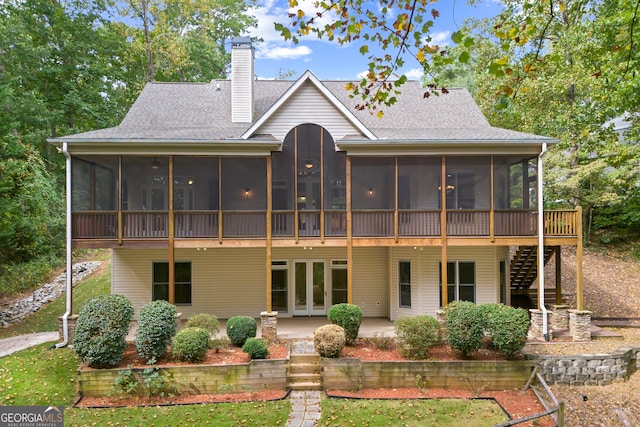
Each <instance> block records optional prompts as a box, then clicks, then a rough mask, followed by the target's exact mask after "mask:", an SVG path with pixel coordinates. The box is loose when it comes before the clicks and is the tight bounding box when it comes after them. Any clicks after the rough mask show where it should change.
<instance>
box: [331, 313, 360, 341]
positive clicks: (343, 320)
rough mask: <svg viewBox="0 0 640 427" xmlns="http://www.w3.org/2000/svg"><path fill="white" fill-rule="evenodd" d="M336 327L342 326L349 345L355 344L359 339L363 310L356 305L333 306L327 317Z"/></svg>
mask: <svg viewBox="0 0 640 427" xmlns="http://www.w3.org/2000/svg"><path fill="white" fill-rule="evenodd" d="M327 317H328V318H329V321H331V323H333V324H334V325H338V326H342V328H343V329H344V333H345V336H346V339H347V345H351V344H353V342H354V341H355V340H356V338H358V331H359V330H360V322H362V309H361V308H360V307H358V306H357V305H355V304H346V303H343V304H336V305H334V306H331V308H330V309H329V314H328V316H327Z"/></svg>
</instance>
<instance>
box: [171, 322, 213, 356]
mask: <svg viewBox="0 0 640 427" xmlns="http://www.w3.org/2000/svg"><path fill="white" fill-rule="evenodd" d="M209 337H210V335H209V331H208V330H206V329H204V328H196V327H190V328H184V329H183V330H181V331H180V332H178V333H177V334H176V336H175V337H174V338H173V356H174V357H175V358H176V359H178V360H182V361H185V362H190V363H194V362H200V361H201V360H202V359H204V356H205V355H206V354H207V350H208V349H209Z"/></svg>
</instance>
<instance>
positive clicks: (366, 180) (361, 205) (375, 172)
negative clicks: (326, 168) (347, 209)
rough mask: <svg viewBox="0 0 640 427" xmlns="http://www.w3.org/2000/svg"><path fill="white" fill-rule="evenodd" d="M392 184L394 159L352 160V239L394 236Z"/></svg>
mask: <svg viewBox="0 0 640 427" xmlns="http://www.w3.org/2000/svg"><path fill="white" fill-rule="evenodd" d="M395 182H396V180H395V158H372V157H365V158H362V157H357V158H353V159H352V160H351V206H352V210H353V235H354V236H391V235H393V212H394V210H395V197H396V191H395V190H396V189H395Z"/></svg>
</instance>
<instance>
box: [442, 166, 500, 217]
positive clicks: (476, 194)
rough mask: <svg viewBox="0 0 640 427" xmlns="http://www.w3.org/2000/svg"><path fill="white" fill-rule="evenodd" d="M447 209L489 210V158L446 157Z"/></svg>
mask: <svg viewBox="0 0 640 427" xmlns="http://www.w3.org/2000/svg"><path fill="white" fill-rule="evenodd" d="M446 169H447V170H446V176H447V182H446V183H445V186H444V188H445V191H446V192H447V209H466V210H490V209H491V158H490V157H447V161H446Z"/></svg>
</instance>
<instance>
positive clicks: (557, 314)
mask: <svg viewBox="0 0 640 427" xmlns="http://www.w3.org/2000/svg"><path fill="white" fill-rule="evenodd" d="M551 329H569V306H568V305H564V304H561V305H554V306H552V310H551Z"/></svg>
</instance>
